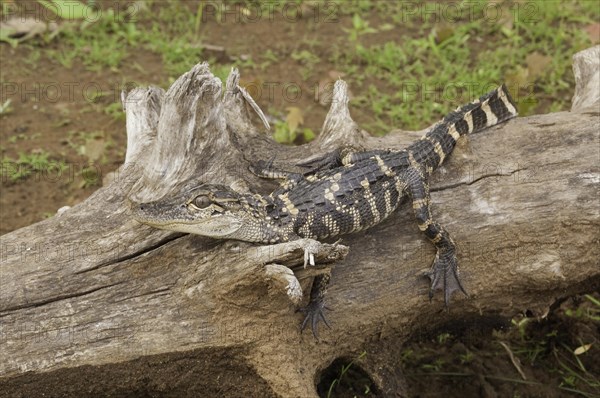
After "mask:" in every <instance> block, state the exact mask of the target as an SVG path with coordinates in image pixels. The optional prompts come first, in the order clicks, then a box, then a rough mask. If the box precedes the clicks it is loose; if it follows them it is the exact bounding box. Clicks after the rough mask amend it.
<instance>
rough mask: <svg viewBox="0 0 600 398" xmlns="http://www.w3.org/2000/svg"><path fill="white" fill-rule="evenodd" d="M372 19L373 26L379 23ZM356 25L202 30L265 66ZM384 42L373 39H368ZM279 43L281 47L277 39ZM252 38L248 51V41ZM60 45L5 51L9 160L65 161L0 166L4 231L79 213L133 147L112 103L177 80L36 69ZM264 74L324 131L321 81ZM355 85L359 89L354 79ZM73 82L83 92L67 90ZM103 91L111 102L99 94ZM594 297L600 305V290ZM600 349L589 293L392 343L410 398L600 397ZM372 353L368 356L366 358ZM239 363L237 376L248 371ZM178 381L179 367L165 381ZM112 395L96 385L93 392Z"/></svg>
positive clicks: (153, 63)
mask: <svg viewBox="0 0 600 398" xmlns="http://www.w3.org/2000/svg"><path fill="white" fill-rule="evenodd" d="M370 22H371V25H373V26H376V25H377V23H378V21H377V17H376V16H374V17H373V18H372V19H370ZM350 25H351V21H350V17H347V18H346V17H344V18H342V20H341V21H340V23H339V24H329V25H328V24H323V25H322V26H319V28H318V29H315V28H314V26H312V25H311V23H310V18H309V19H307V20H302V21H300V22H299V23H297V24H289V23H277V21H275V22H274V23H270V24H245V25H242V24H236V23H230V24H228V23H225V24H218V23H216V22H214V21H211V20H208V21H207V22H206V23H205V24H204V25H203V27H202V34H203V41H204V42H206V43H211V44H214V45H218V46H222V47H223V48H224V49H225V52H223V53H221V52H219V53H218V54H217V55H216V58H215V56H214V54H213V58H214V59H216V62H217V64H223V65H226V64H228V63H230V61H231V60H232V59H233V58H234V57H239V56H242V55H246V54H247V55H250V56H251V57H253V58H254V59H260V54H262V53H264V52H265V51H267V50H268V49H270V48H272V47H273V46H275V47H276V48H277V49H278V50H279V51H280V52H281V53H282V54H288V55H289V54H291V52H292V50H293V49H295V48H297V47H298V44H297V43H296V42H294V41H293V40H294V37H298V36H300V35H301V36H302V37H303V39H305V40H315V41H318V40H319V38H321V37H329V36H335V35H336V34H338V33H339V31H340V29H341V28H343V27H348V26H350ZM378 37H379V36H376V35H375V36H373V38H372V39H371V40H373V41H375V40H378V39H377V38H378ZM273 38H280V39H281V40H278V41H277V42H276V44H273ZM249 40H251V41H252V46H248V41H249ZM286 40H287V41H286ZM61 46H62V44H61V40H60V37H58V38H55V39H54V40H52V41H50V42H48V43H45V42H44V41H43V40H41V39H39V38H38V39H33V40H32V41H30V42H28V43H27V44H23V45H19V46H18V47H16V48H12V47H10V46H9V45H7V44H6V43H1V44H0V50H1V53H2V54H1V55H2V56H1V74H2V83H3V86H4V87H3V91H4V93H3V94H2V100H6V99H11V100H12V104H13V105H12V111H11V113H10V114H8V115H2V116H0V123H1V128H0V139H1V147H2V155H3V156H6V157H9V158H18V156H19V152H25V153H30V152H33V153H35V152H36V151H40V152H41V151H44V152H47V153H49V154H50V161H51V162H62V164H63V167H62V168H63V170H62V171H61V172H57V171H56V170H54V169H45V170H37V171H34V172H33V174H32V175H30V176H29V177H27V178H26V179H21V180H17V181H12V180H11V179H10V178H8V176H7V173H6V170H3V173H2V181H1V185H0V188H1V191H2V194H1V196H0V220H1V223H0V234H6V233H8V232H10V231H13V230H15V229H18V228H21V227H24V226H27V225H30V224H32V223H35V222H38V221H40V220H42V219H44V218H46V217H50V216H52V215H53V214H55V213H56V211H57V210H58V209H59V208H61V207H62V206H73V205H75V204H77V203H79V202H81V201H83V200H85V199H86V198H87V197H88V196H89V195H90V194H91V193H92V192H94V191H95V190H96V189H98V188H99V187H100V186H101V184H102V179H103V178H104V177H105V176H106V175H107V174H108V173H110V172H111V171H114V170H116V169H117V168H118V167H119V166H120V165H121V164H122V163H123V160H124V153H125V147H126V135H125V121H124V119H123V118H119V117H114V115H112V114H109V113H107V112H106V111H105V110H106V109H107V107H108V106H109V105H111V104H113V103H116V102H118V101H119V98H120V91H121V88H122V87H123V84H124V83H125V82H140V83H143V84H146V83H150V84H154V85H162V86H163V87H164V86H165V84H166V82H168V81H169V77H173V76H171V75H170V74H169V73H168V72H167V71H165V70H164V69H163V67H162V61H161V58H160V56H159V55H157V54H155V53H152V52H149V51H146V50H144V49H139V50H137V51H135V50H134V51H133V52H132V53H130V54H129V58H128V59H135V60H136V64H137V65H138V66H139V65H141V66H142V67H141V68H140V67H138V66H136V65H133V64H131V63H127V62H125V63H123V65H122V66H120V67H119V68H117V69H114V70H111V69H103V70H100V71H90V70H89V69H88V68H86V67H85V66H84V65H83V64H81V63H78V62H75V63H74V64H73V66H72V67H71V68H65V67H63V66H62V65H61V64H59V63H58V62H56V60H54V59H52V58H50V57H48V56H46V55H45V54H44V53H42V55H41V57H40V58H39V59H36V60H35V62H31V59H32V53H33V52H34V50H35V48H36V47H44V48H45V49H52V50H57V51H60V50H61ZM312 51H313V52H315V54H316V55H318V56H320V57H321V58H322V59H327V58H328V52H327V51H328V50H327V48H326V44H325V45H315V46H314V47H313V49H312ZM199 60H200V54H199ZM191 66H192V65H190V67H191ZM334 68H335V65H332V64H330V63H329V62H323V63H317V64H315V65H314V71H313V75H314V76H325V75H327V74H328V72H329V71H330V70H332V69H334ZM256 73H257V72H256V70H254V69H252V68H248V70H244V68H243V67H242V68H241V76H242V78H243V79H244V81H245V82H247V83H249V82H257V81H262V80H267V79H268V80H270V81H279V82H285V81H295V82H300V83H299V85H300V89H301V90H302V92H303V93H304V95H301V96H300V97H299V98H297V99H295V100H294V103H293V106H295V107H298V108H301V109H305V110H306V114H307V115H310V117H306V118H305V121H304V124H305V126H307V127H310V128H311V129H312V130H314V131H317V132H318V130H319V128H320V124H321V123H322V120H323V119H324V116H325V114H326V111H327V108H326V107H325V106H322V105H321V104H319V103H318V102H316V101H315V97H314V95H307V94H306V93H311V92H313V88H314V85H315V83H318V82H315V81H306V80H304V79H303V76H302V73H301V64H299V61H297V60H294V59H292V58H291V57H286V56H283V57H282V58H281V59H280V61H279V62H277V63H274V64H272V65H270V66H268V67H266V68H265V70H264V71H263V72H262V73H261V74H260V75H257V74H256ZM365 79H366V80H367V81H368V80H369V79H373V84H380V83H381V82H379V81H377V79H375V77H369V76H366V77H365ZM350 85H351V87H352V82H350ZM69 87H75V89H74V90H72V91H71V90H69ZM57 90H58V91H57ZM98 90H99V91H102V93H103V95H99V96H98V95H95V93H97V91H98ZM254 94H255V95H256V93H254ZM256 97H257V100H258V103H259V105H260V106H261V107H262V108H263V109H265V110H268V109H272V108H275V109H284V108H285V107H286V106H289V105H290V104H289V102H288V101H287V100H286V98H284V96H283V95H282V93H281V91H275V92H274V95H273V96H269V95H256ZM92 98H93V99H92ZM353 116H355V119H357V121H358V122H359V123H360V122H361V118H363V116H361V112H357V113H356V115H353ZM432 122H433V120H432ZM396 127H400V126H396ZM95 144H99V145H101V146H102V148H103V150H102V153H100V154H98V155H97V156H95V161H93V162H90V152H91V151H93V150H94V148H96V147H97V145H95ZM3 167H4V166H3ZM53 170H54V171H53ZM591 297H593V298H595V300H600V295H599V294H598V293H595V294H593V295H592V296H591ZM589 314H591V315H589ZM515 324H518V325H520V326H515ZM384 344H385V342H384ZM587 344H591V346H589V347H588V346H587ZM599 344H600V322H599V318H598V307H597V306H595V305H594V304H593V302H592V301H590V299H589V298H586V297H584V296H575V297H569V298H565V299H563V300H562V301H561V302H557V303H556V304H555V306H554V308H552V311H551V312H550V313H549V315H548V317H547V318H545V319H543V320H534V319H529V318H526V317H525V316H524V317H523V318H522V319H518V320H513V322H512V324H511V320H497V321H496V322H492V323H491V324H489V325H459V326H448V327H447V328H445V329H444V330H439V331H437V332H436V333H433V334H431V333H430V334H427V335H425V336H415V339H414V340H412V341H410V342H408V343H407V344H406V345H405V346H404V347H395V346H389V347H384V348H387V349H389V351H391V352H394V353H397V354H398V366H399V367H401V368H402V373H403V374H404V375H405V376H406V379H407V384H408V390H409V393H410V396H414V397H438V396H444V397H465V396H466V397H478V396H481V397H511V396H512V397H565V396H586V397H592V396H600V384H598V383H599V382H598V378H599V377H600V361H599V360H598V358H600V355H598V345H599ZM578 347H579V348H581V347H584V348H582V350H584V349H586V348H585V347H587V351H588V352H585V353H581V354H579V355H574V353H573V350H575V349H577V348H578ZM592 353H595V354H592ZM366 355H367V356H368V355H370V354H369V352H368V351H367V353H366ZM223 363H226V360H225V361H224V362H223ZM344 365H347V363H343V362H342V363H336V364H334V365H333V366H332V368H331V369H329V370H327V371H326V372H324V375H323V378H322V380H321V383H320V385H319V390H320V392H321V394H322V396H326V395H327V391H328V390H329V387H330V385H331V383H332V382H333V380H336V379H338V378H339V375H340V372H341V369H340V367H341V366H344ZM236 366H237V365H236ZM234 368H235V369H238V370H239V369H242V368H243V366H242V365H239V366H237V367H234ZM235 369H234V370H235ZM244 371H245V372H249V370H247V369H244ZM213 376H214V375H213ZM177 377H179V375H178V374H177V372H176V371H175V370H174V373H173V374H172V375H170V377H169V379H176V378H177ZM170 383H171V382H169V381H167V380H165V384H164V385H162V386H154V389H151V390H144V391H142V390H141V387H140V390H139V391H129V392H125V391H112V392H113V394H114V395H113V396H136V397H142V396H176V389H175V387H173V388H174V389H173V390H171V391H170V392H169V386H173V384H172V383H171V384H170ZM219 383H221V384H222V385H227V384H229V383H230V384H229V385H233V386H238V388H239V389H238V390H237V391H236V392H235V393H234V392H232V391H231V390H218V389H210V390H204V391H213V392H215V393H219V391H220V393H226V394H229V395H227V396H257V395H256V394H257V393H259V394H263V393H264V391H265V386H253V385H244V383H243V381H240V379H239V374H236V372H235V371H231V372H228V371H224V372H223V376H222V378H221V379H220V381H219ZM368 383H369V380H368V378H367V377H365V376H364V374H363V373H361V371H360V360H357V361H356V362H355V365H353V366H352V367H351V368H350V370H349V371H347V372H346V373H345V375H344V377H342V378H341V381H339V385H338V387H337V389H335V390H333V393H332V395H331V396H333V397H351V396H378V395H377V392H376V391H374V387H370V388H368V387H367V385H368ZM15 388H16V387H15ZM367 390H368V392H365V391H367ZM199 391H202V390H199ZM30 392H31V391H30ZM106 392H107V391H101V390H94V391H90V393H89V396H92V395H95V394H99V395H104V393H106ZM65 394H66V395H68V394H67V392H65ZM0 395H1V394H0ZM25 395H27V394H25ZM25 395H23V396H25ZM84 395H85V394H84ZM84 395H82V396H84ZM29 396H33V395H29ZM50 396H55V395H52V394H51V395H50ZM95 396H98V395H95Z"/></svg>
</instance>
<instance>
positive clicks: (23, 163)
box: [2, 151, 67, 182]
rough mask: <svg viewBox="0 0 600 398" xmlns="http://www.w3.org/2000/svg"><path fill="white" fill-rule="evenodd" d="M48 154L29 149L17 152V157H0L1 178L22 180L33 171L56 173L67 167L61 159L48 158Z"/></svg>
mask: <svg viewBox="0 0 600 398" xmlns="http://www.w3.org/2000/svg"><path fill="white" fill-rule="evenodd" d="M49 156H50V154H49V153H48V152H45V151H31V152H30V153H24V152H20V153H19V158H18V159H11V158H8V157H7V158H3V159H2V179H4V178H8V179H9V180H11V181H13V182H14V181H19V180H24V179H26V178H27V177H29V176H31V175H32V174H33V173H48V174H58V173H61V172H62V171H63V170H65V169H66V168H67V165H66V164H65V163H64V162H62V161H58V162H57V161H53V160H50V159H49Z"/></svg>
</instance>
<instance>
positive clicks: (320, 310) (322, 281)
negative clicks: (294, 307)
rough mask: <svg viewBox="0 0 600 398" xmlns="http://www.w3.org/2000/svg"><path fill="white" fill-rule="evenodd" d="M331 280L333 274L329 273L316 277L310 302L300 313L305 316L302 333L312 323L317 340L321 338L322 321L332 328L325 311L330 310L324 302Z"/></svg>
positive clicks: (301, 327) (301, 328)
mask: <svg viewBox="0 0 600 398" xmlns="http://www.w3.org/2000/svg"><path fill="white" fill-rule="evenodd" d="M330 279H331V274H330V273H329V272H327V273H323V274H320V275H317V276H315V279H314V280H313V285H312V288H311V290H310V301H309V302H308V305H307V306H306V307H304V308H300V309H299V311H300V312H303V313H304V314H305V317H304V320H303V321H302V325H301V326H300V331H304V329H305V328H306V326H307V325H308V324H309V323H310V327H311V330H312V334H313V336H314V337H315V338H316V339H318V338H319V332H318V328H319V326H318V325H319V321H321V320H322V321H323V323H325V325H326V326H327V327H328V328H331V326H329V322H328V321H327V318H326V317H325V310H326V309H328V308H327V307H326V306H325V300H324V299H325V294H326V292H327V286H328V285H329V280H330Z"/></svg>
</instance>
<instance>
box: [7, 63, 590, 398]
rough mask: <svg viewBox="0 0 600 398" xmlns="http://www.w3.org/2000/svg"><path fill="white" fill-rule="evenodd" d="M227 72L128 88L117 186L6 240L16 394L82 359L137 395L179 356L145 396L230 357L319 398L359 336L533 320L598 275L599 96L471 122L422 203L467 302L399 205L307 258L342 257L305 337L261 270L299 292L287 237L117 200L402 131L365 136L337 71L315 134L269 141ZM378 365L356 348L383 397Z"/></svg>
mask: <svg viewBox="0 0 600 398" xmlns="http://www.w3.org/2000/svg"><path fill="white" fill-rule="evenodd" d="M238 79H239V76H238V74H237V71H232V74H231V75H230V77H229V79H228V81H227V84H226V86H225V87H224V88H222V87H221V83H220V81H218V79H216V78H214V76H212V74H210V71H209V69H208V66H207V65H206V64H199V65H197V66H195V67H194V68H193V69H192V70H191V71H190V72H188V73H186V74H184V75H183V76H182V77H181V78H180V79H178V80H177V81H176V82H175V83H174V84H173V86H172V87H171V88H169V90H168V91H167V92H166V93H165V92H164V91H162V90H160V89H155V88H150V89H136V90H134V91H132V92H130V93H129V94H128V95H127V96H126V97H125V106H126V113H127V132H128V145H129V147H128V149H127V158H126V163H125V164H124V165H123V166H122V167H121V168H120V169H119V170H118V172H116V173H115V174H114V175H113V176H112V178H111V182H110V183H108V184H107V185H106V186H104V187H103V188H101V189H99V190H98V191H97V192H96V193H94V194H93V195H92V196H91V197H90V198H88V199H87V200H86V201H85V202H83V203H81V204H79V205H77V206H74V207H73V208H71V209H68V210H67V211H65V212H62V213H61V214H60V215H57V216H55V217H52V218H50V219H47V220H45V221H43V222H40V223H37V224H34V225H31V226H29V227H26V228H22V229H20V230H17V231H14V232H11V233H9V234H6V235H3V236H2V237H0V247H1V253H0V254H1V266H0V267H1V268H0V333H1V335H0V336H1V340H0V351H1V352H2V361H0V390H1V391H4V394H8V395H9V396H13V395H14V396H18V394H19V391H21V390H20V388H21V387H20V386H22V385H23V383H27V385H28V386H30V387H31V386H37V387H39V388H44V389H46V390H47V391H49V392H60V394H58V393H57V395H62V396H86V394H89V395H90V396H91V394H92V393H93V391H92V392H90V391H91V390H85V389H84V388H83V386H85V385H86V384H81V386H80V387H81V388H79V389H78V388H77V383H84V382H85V380H86V377H88V376H89V375H90V369H93V372H92V373H91V374H95V375H97V379H96V380H95V383H96V385H97V386H103V387H99V388H101V391H103V392H106V391H112V392H116V393H118V392H119V391H121V392H122V391H132V390H135V389H136V388H141V387H140V383H141V384H143V380H145V379H144V377H143V376H140V375H143V374H144V373H145V372H148V374H154V375H155V376H152V377H158V376H156V374H155V373H152V371H148V370H147V369H148V368H149V367H151V368H152V369H154V370H160V368H161V366H162V367H164V369H169V368H170V369H173V366H174V364H179V363H181V361H182V356H184V357H185V358H186V360H196V361H200V360H201V361H202V363H203V364H204V365H203V366H196V367H193V369H194V370H193V371H194V377H193V380H194V381H193V382H192V381H189V383H190V384H189V386H187V387H186V385H183V384H181V382H176V381H174V380H164V381H163V382H162V383H163V384H160V385H159V386H158V387H156V386H155V390H153V391H163V390H165V389H166V390H169V389H172V391H175V390H177V391H183V392H188V393H191V391H213V390H211V388H213V387H215V383H217V384H218V378H219V375H221V374H222V372H223V369H224V367H225V368H227V369H232V372H233V374H240V375H243V376H245V377H244V378H243V379H241V380H240V383H255V385H256V386H257V387H256V388H257V390H256V391H264V394H269V395H276V396H289V397H296V396H302V397H310V396H316V392H315V379H316V377H317V375H318V373H319V372H320V371H321V370H323V369H324V368H325V367H327V366H328V365H329V364H330V363H331V361H333V360H334V359H335V358H338V357H343V356H352V355H353V354H354V353H355V352H356V350H359V349H360V347H361V346H362V345H363V344H366V343H369V344H373V343H374V342H376V341H377V340H378V339H382V338H391V339H395V340H397V341H398V344H401V343H402V342H403V341H405V340H406V339H407V338H408V337H409V336H411V335H412V334H414V333H418V332H419V331H422V330H424V329H429V328H435V327H437V326H439V325H442V324H445V323H447V322H452V321H456V320H464V321H465V322H474V323H473V325H476V322H477V320H478V319H479V320H481V319H487V318H494V317H511V316H514V315H515V314H518V313H520V312H524V311H526V310H529V311H530V312H531V313H533V314H534V315H535V316H544V314H545V313H546V312H547V311H548V308H549V306H550V305H551V304H552V303H553V302H554V301H555V300H557V299H558V298H561V297H565V296H568V295H571V294H574V293H578V292H582V291H587V290H590V289H594V288H598V287H600V266H599V265H600V264H599V259H600V252H599V251H600V250H599V242H598V240H599V236H598V230H599V227H600V217H599V206H598V197H600V195H599V188H600V170H599V165H598V159H599V155H600V153H599V148H600V146H599V140H600V113H599V112H598V106H597V105H598V101H597V100H596V102H595V104H594V105H593V106H592V107H586V108H585V109H574V110H572V111H571V112H559V113H553V114H547V115H536V116H531V117H524V118H518V119H514V120H511V121H509V122H508V123H506V124H503V125H501V126H498V127H494V128H491V129H489V130H487V131H484V132H482V133H480V134H476V135H473V136H471V137H470V138H469V141H468V143H466V144H465V142H463V143H462V144H461V145H459V147H458V148H457V149H456V150H455V152H454V153H453V155H452V156H451V157H450V159H449V160H448V161H447V162H446V163H445V165H444V166H443V167H442V168H441V169H440V170H439V171H438V172H437V174H436V175H435V177H434V181H433V182H432V203H433V212H434V216H435V217H436V218H437V219H438V220H439V221H440V223H441V224H442V225H444V226H445V227H446V228H447V229H448V230H449V232H450V233H451V234H452V236H453V238H454V239H455V241H456V242H457V244H458V247H459V251H458V259H459V264H460V267H461V275H462V278H463V281H464V285H465V288H466V289H467V291H468V292H469V293H470V295H471V297H470V298H469V299H467V298H464V297H460V296H459V295H455V296H454V300H453V302H452V304H451V308H450V311H449V312H444V311H443V300H442V298H441V295H439V294H438V296H436V297H435V298H434V300H433V301H432V302H429V300H428V299H427V289H428V282H427V280H426V279H425V278H423V277H421V272H422V271H424V270H426V269H427V268H428V267H429V266H430V264H431V262H432V261H433V256H434V248H433V246H432V245H431V244H430V243H429V242H428V241H427V240H426V239H425V238H424V237H423V236H422V234H421V233H420V232H419V230H418V228H417V226H416V224H415V222H414V220H413V217H412V212H411V211H410V209H408V208H407V207H403V208H402V209H400V210H399V211H397V212H396V214H395V215H393V216H392V217H390V218H389V219H387V220H386V221H384V222H383V223H382V224H380V225H378V226H376V227H374V228H372V229H370V230H368V231H365V232H363V233H359V234H355V235H351V236H348V237H345V238H344V239H343V241H342V244H343V245H344V246H333V245H325V246H323V252H322V253H321V256H320V257H319V258H318V259H317V261H318V262H320V263H321V264H323V263H328V262H331V261H333V260H332V258H334V259H338V260H337V261H334V265H335V266H334V268H333V270H332V272H333V278H332V285H331V287H330V289H329V293H328V298H327V303H328V306H330V307H332V308H334V309H335V311H332V312H330V313H329V319H330V321H331V323H332V325H333V329H331V330H329V329H325V328H322V329H321V333H320V335H321V341H315V340H314V339H313V337H312V335H310V333H305V334H301V333H300V331H299V327H298V325H299V322H300V320H301V315H300V314H297V313H295V312H294V310H295V307H294V305H293V304H292V303H291V302H290V300H289V299H288V298H287V296H286V294H285V291H283V289H282V288H281V285H280V284H279V283H275V282H274V281H273V280H272V279H271V278H270V277H269V273H268V272H267V271H266V270H267V269H271V268H269V267H266V265H268V264H281V265H285V266H289V267H292V268H293V269H294V270H295V271H297V272H296V274H297V276H298V277H299V279H300V280H301V282H302V284H303V287H304V289H305V291H306V289H307V287H308V286H309V283H310V278H309V275H310V270H308V271H305V270H302V269H301V266H300V265H301V264H302V261H303V259H302V250H301V249H299V247H298V245H297V243H294V242H291V243H286V244H280V245H275V246H257V245H251V244H247V243H242V242H235V241H216V240H212V239H208V238H203V237H199V236H190V235H182V234H176V233H171V232H166V231H159V230H156V229H153V228H150V227H148V226H144V225H141V224H139V223H137V222H136V221H134V220H133V219H132V218H131V217H130V214H129V213H130V212H129V203H128V198H131V199H132V200H137V201H148V200H153V199H157V198H159V197H161V196H163V195H165V194H166V193H168V192H169V191H171V190H174V189H183V188H184V187H186V186H191V185H194V184H196V183H198V181H212V182H219V183H225V184H230V185H232V186H234V187H235V188H236V189H240V190H246V189H252V190H256V191H259V192H261V193H267V192H269V190H271V189H273V187H274V186H273V183H272V182H268V181H262V180H259V179H257V178H256V177H254V176H253V175H252V174H250V173H249V172H248V171H247V166H248V165H249V164H250V162H251V161H252V160H256V159H268V158H270V157H271V156H272V155H273V154H276V155H277V158H276V164H290V163H291V164H293V163H295V162H297V161H300V160H304V159H306V158H307V157H309V156H311V155H313V154H317V153H322V152H324V151H325V150H328V149H331V148H333V147H334V146H337V145H341V144H351V145H354V146H357V147H363V148H365V149H368V148H386V147H390V148H401V147H403V146H405V145H407V144H408V143H410V142H412V141H413V140H414V138H415V135H416V134H415V133H409V132H394V133H392V134H389V135H387V136H385V137H383V138H375V137H370V136H369V135H368V134H367V133H366V132H364V131H361V130H360V129H359V128H358V127H357V126H356V124H355V123H354V122H353V121H352V119H351V118H350V114H349V112H348V109H347V98H346V89H345V83H343V82H341V81H340V82H338V83H337V84H336V90H337V91H336V93H335V94H334V98H333V105H332V108H331V111H330V113H329V115H328V116H327V119H326V121H325V124H324V128H323V132H322V134H321V135H320V136H319V138H318V139H317V140H315V141H314V142H313V143H310V144H307V145H304V146H301V147H285V146H281V145H278V144H276V143H274V142H273V141H272V140H271V139H269V138H267V134H266V133H265V132H264V131H263V127H262V125H261V124H260V122H258V123H256V122H257V121H259V119H258V118H257V117H255V116H254V115H253V113H252V110H251V108H250V107H248V106H247V105H246V103H245V101H244V99H243V98H242V96H241V94H240V93H239V90H237V83H238ZM586 101H589V99H587V100H586ZM255 126H260V127H255ZM346 247H349V252H348V251H347V250H346ZM328 256H329V257H331V258H329V260H328V259H327V258H328ZM344 257H345V258H344ZM326 266H331V264H326ZM305 296H306V294H305ZM473 327H475V326H473ZM369 361H370V362H369ZM375 362H377V366H375V365H374V364H375ZM382 362H385V361H382V359H381V358H373V359H370V360H368V361H367V363H366V364H365V368H366V369H367V370H368V371H369V372H370V374H371V375H372V377H373V379H374V380H375V381H376V382H377V383H378V385H379V388H380V390H381V391H382V393H384V394H389V395H391V394H393V393H395V392H396V391H398V389H401V380H399V378H398V377H394V378H392V377H387V376H386V375H388V374H389V369H390V366H389V364H390V363H389V362H387V363H382ZM186 363H187V362H186ZM224 363H226V364H229V365H231V366H230V367H228V365H227V366H226V365H224ZM149 364H152V365H149ZM386 366H387V367H386ZM190 369H191V368H190ZM174 372H176V371H174ZM181 372H185V370H183V369H179V373H175V374H179V375H181ZM236 372H237V373H236ZM386 372H388V373H386ZM159 373H160V372H159ZM157 374H158V373H157ZM86 375H88V376H86ZM174 377H175V376H174ZM183 379H184V380H186V378H183ZM82 380H83V381H82ZM153 380H154V381H155V379H153ZM128 383H129V384H128ZM178 383H179V384H178ZM199 383H200V384H199ZM202 383H204V384H202ZM150 384H152V383H150ZM152 385H153V384H152ZM128 386H129V387H128ZM188 387H189V388H188ZM221 387H223V386H221ZM229 387H231V386H229ZM128 388H129V390H128ZM161 388H162V389H163V390H161ZM186 388H187V389H186ZM223 388H224V387H223ZM261 389H262V390H261ZM82 391H83V393H82ZM136 391H137V390H136ZM215 391H219V390H218V389H217V390H215ZM221 391H225V390H221ZM229 391H235V389H233V390H229ZM96 392H97V391H96ZM0 395H1V394H0ZM230 396H235V393H232V394H231V395H230Z"/></svg>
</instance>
